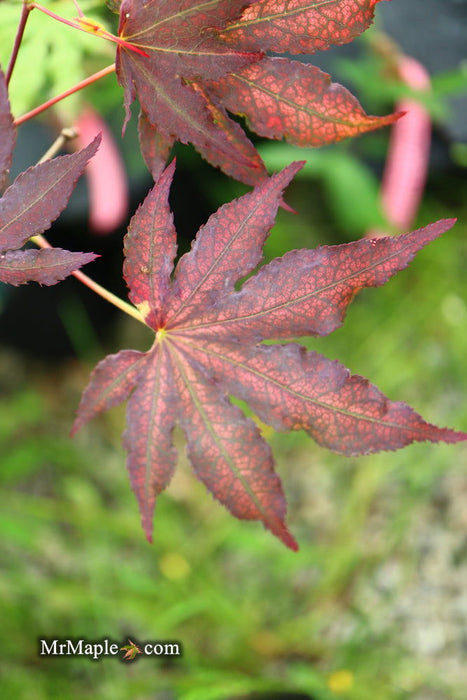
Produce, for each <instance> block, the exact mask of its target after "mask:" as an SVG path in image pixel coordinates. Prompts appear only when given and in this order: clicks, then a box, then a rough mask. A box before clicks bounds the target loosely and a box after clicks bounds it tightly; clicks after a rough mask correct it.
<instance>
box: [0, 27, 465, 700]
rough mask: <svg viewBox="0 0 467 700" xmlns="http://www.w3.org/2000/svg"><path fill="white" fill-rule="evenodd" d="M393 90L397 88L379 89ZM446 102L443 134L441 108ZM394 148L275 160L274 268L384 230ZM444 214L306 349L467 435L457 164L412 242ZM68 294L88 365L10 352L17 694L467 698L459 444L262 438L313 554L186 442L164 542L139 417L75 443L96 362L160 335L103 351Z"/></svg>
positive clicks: (7, 597)
mask: <svg viewBox="0 0 467 700" xmlns="http://www.w3.org/2000/svg"><path fill="white" fill-rule="evenodd" d="M58 33H59V32H58ZM86 39H87V37H86ZM365 61H367V64H366V65H367V67H368V57H366V58H363V59H362V71H364V70H365V63H364V62H365ZM439 82H440V84H443V85H445V82H444V83H443V82H442V81H441V80H440V81H439ZM454 82H455V81H454ZM461 82H462V81H461V80H460V79H459V80H458V81H457V83H455V84H456V85H457V86H458V85H459V84H460V83H461ZM456 89H457V88H456ZM383 92H384V91H383ZM378 97H380V99H381V100H383V101H384V99H386V98H387V95H386V94H384V95H382V96H379V95H378V90H377V81H375V87H374V90H373V99H374V100H375V101H376V102H377V101H378ZM435 98H436V95H435V96H434V103H433V104H434V107H433V111H434V112H436V114H437V115H438V118H439V119H440V120H441V122H442V115H443V112H442V110H441V111H440V109H439V106H440V104H441V103H442V95H440V96H439V100H438V101H436V99H435ZM366 106H368V105H366ZM369 111H370V110H369ZM386 146H387V135H385V134H375V135H369V136H366V137H364V138H362V139H359V140H358V141H354V142H352V143H346V144H342V145H341V146H338V147H333V148H329V149H323V150H321V151H319V152H305V151H303V150H298V149H293V148H290V147H288V146H285V145H284V144H269V143H265V144H263V145H262V146H260V147H261V152H262V154H263V156H264V158H265V160H266V162H267V164H268V165H269V166H270V168H271V169H277V168H278V167H281V166H282V165H286V164H287V163H288V162H290V161H291V160H293V159H303V158H307V159H309V166H308V168H307V169H305V171H304V173H303V174H302V175H301V176H300V177H299V178H297V180H296V182H295V183H293V184H292V186H291V187H290V188H289V190H288V194H287V201H288V203H289V204H290V205H291V206H292V207H294V208H295V209H296V210H297V211H298V212H299V214H300V215H299V216H293V215H292V214H290V213H287V212H285V211H280V212H279V215H278V223H277V226H276V227H275V229H274V231H273V233H272V235H271V237H270V240H269V242H268V244H267V249H266V255H267V257H269V258H271V257H274V256H276V255H281V254H283V253H284V252H285V251H286V250H289V249H291V248H295V247H306V246H310V247H311V246H315V245H319V244H323V243H327V244H329V243H341V242H345V241H347V240H350V239H351V238H354V237H358V236H361V235H363V234H364V233H365V231H366V230H367V228H368V227H369V226H372V225H377V224H380V223H381V221H382V218H381V217H382V215H381V212H380V211H379V206H378V201H377V190H378V185H377V183H378V179H377V175H376V174H375V171H374V170H373V169H372V167H370V165H369V162H370V161H372V160H376V161H377V160H378V158H379V159H380V160H381V159H382V158H383V157H384V152H385V149H386ZM456 152H457V153H460V154H462V153H463V151H462V148H461V147H460V148H458V149H457V151H456ZM179 159H180V168H181V170H182V171H183V170H184V169H185V170H186V171H190V170H192V169H193V168H196V169H197V172H199V173H201V174H202V175H199V176H197V179H198V180H201V181H202V183H203V188H204V190H205V197H206V200H207V201H208V202H209V203H210V206H211V207H212V209H215V208H216V207H217V206H218V205H219V203H221V202H222V201H227V200H228V199H230V198H231V197H233V196H236V195H238V194H239V193H240V192H241V191H244V188H243V189H242V187H241V186H240V185H238V184H236V183H232V182H231V181H229V180H228V179H227V178H223V177H222V176H220V175H219V174H218V173H217V172H216V171H214V170H212V169H209V168H208V167H207V166H204V165H203V164H202V163H201V161H200V160H199V159H198V157H197V156H196V155H195V154H194V153H192V152H189V151H187V149H179ZM175 213H176V216H177V211H176V212H175ZM445 216H457V217H458V218H459V223H458V224H457V225H456V227H455V228H454V229H453V230H452V231H450V232H449V233H447V234H445V235H444V236H443V238H442V239H441V240H439V241H437V242H435V243H433V244H432V245H430V246H429V247H428V248H427V249H426V250H424V251H422V252H421V253H420V254H419V255H418V256H417V259H416V260H415V261H414V263H413V264H412V265H411V267H410V268H409V269H408V270H406V271H404V272H402V273H400V274H399V275H398V276H397V277H396V278H394V279H393V280H391V281H390V282H389V283H388V284H387V285H386V286H385V287H383V288H381V289H378V290H366V291H364V292H362V293H361V294H360V295H359V296H358V297H357V299H356V300H355V301H354V302H353V304H352V306H351V308H350V310H349V313H348V317H347V321H346V323H345V325H344V327H343V328H341V329H339V330H338V331H336V332H335V333H333V334H332V335H331V336H329V337H328V338H323V339H319V340H315V339H313V340H312V341H310V340H307V341H303V342H305V343H306V345H307V347H309V348H313V349H316V350H318V351H319V352H322V353H323V354H325V355H327V356H328V357H331V358H336V359H339V360H340V361H341V362H343V363H344V364H345V365H346V366H347V367H349V368H350V369H351V370H352V372H355V373H359V374H363V375H364V376H366V377H368V378H369V379H370V380H371V381H372V382H374V383H375V384H376V385H377V386H379V387H380V388H381V389H382V390H383V391H384V392H385V393H386V394H387V395H388V396H389V397H390V398H391V399H395V400H403V401H406V402H408V403H410V404H411V405H412V406H414V407H415V408H416V409H417V410H418V411H419V412H420V413H422V415H423V416H424V417H425V418H426V419H427V420H430V421H432V422H434V423H436V424H438V425H450V426H452V427H457V428H459V429H462V428H463V429H464V430H465V429H466V428H467V402H466V401H465V396H466V389H467V373H466V371H465V358H466V357H467V330H466V326H467V285H466V282H465V270H466V268H467V242H466V240H467V202H466V198H465V169H463V167H462V163H460V162H457V163H454V162H452V163H451V164H450V166H449V167H447V168H446V169H444V170H443V171H438V170H436V169H435V170H433V171H432V173H431V175H430V179H429V183H428V187H427V191H426V195H425V198H424V202H423V205H422V207H421V209H420V212H419V215H418V219H417V222H416V223H415V225H414V227H413V228H416V226H417V225H424V224H426V223H429V222H431V221H434V220H436V219H437V218H442V217H445ZM37 294H38V295H39V294H41V290H37ZM67 294H68V296H67V298H66V300H65V301H66V303H64V304H63V305H62V307H61V308H62V311H61V313H62V322H63V324H64V326H65V328H66V329H67V331H68V333H69V336H70V341H71V343H72V344H73V345H74V347H75V352H76V357H75V358H72V359H65V360H63V361H61V362H54V363H53V365H51V364H50V363H47V362H45V361H42V360H38V359H35V358H34V357H31V355H24V354H21V353H19V352H17V351H15V350H14V349H13V348H12V347H9V346H8V345H7V344H5V345H4V346H1V347H0V489H1V496H0V497H1V501H2V506H3V507H2V513H1V515H0V533H1V537H0V620H1V623H2V643H1V652H0V673H1V687H2V694H3V697H5V698H15V699H16V698H18V700H22V699H23V698H24V699H26V698H27V699H28V700H29V699H30V698H34V700H43V699H44V700H45V699H49V698H51V699H57V700H58V699H60V700H62V699H68V698H69V699H70V700H73V699H75V698H76V699H77V698H80V699H82V698H93V699H94V698H99V699H103V700H120V699H121V700H126V699H127V698H133V699H135V700H149V698H151V699H153V700H234V699H236V698H245V697H249V698H253V697H254V698H260V697H261V698H275V697H283V698H295V697H296V698H297V700H298V699H299V698H300V699H302V700H305V699H306V698H308V699H310V698H311V699H313V700H339V699H340V698H344V699H345V700H374V699H377V700H402V699H406V698H410V699H414V700H465V668H466V664H467V654H466V648H465V629H466V628H467V627H466V625H467V598H466V589H465V582H466V580H467V578H466V575H467V515H466V513H467V509H466V505H465V504H466V498H467V470H466V462H467V460H466V447H465V446H463V445H458V446H444V445H440V446H436V445H414V446H411V447H409V448H406V449H405V450H403V451H399V452H396V453H388V454H382V455H376V456H371V457H365V458H360V459H354V458H351V459H347V458H343V457H338V456H336V455H333V454H331V453H328V452H326V451H325V450H323V449H321V448H319V447H317V446H316V445H315V444H314V443H313V442H312V441H311V440H309V439H308V438H307V437H306V436H305V435H302V434H294V435H290V436H285V435H274V434H273V433H272V432H270V431H269V429H268V428H266V427H264V434H265V437H266V438H267V439H268V440H269V441H270V442H271V444H272V446H273V450H274V453H275V455H276V458H277V469H278V472H279V473H280V475H281V477H282V479H283V482H284V487H285V491H286V494H287V497H288V503H289V517H288V523H289V525H290V528H291V530H292V531H293V533H294V535H295V536H296V538H297V540H298V541H299V543H300V551H299V552H298V553H297V554H294V553H292V552H289V551H287V550H286V549H285V548H284V547H283V546H282V545H281V544H280V543H279V542H278V541H276V540H275V539H274V538H273V537H272V536H271V535H270V534H268V533H267V532H265V531H264V530H263V529H262V527H261V526H260V525H258V524H252V523H247V522H243V523H241V522H237V521H235V520H234V519H233V518H232V517H231V516H230V515H228V514H227V513H226V512H225V511H224V510H223V509H222V508H221V507H220V506H219V505H218V504H217V503H215V502H214V501H213V499H212V498H211V497H210V496H209V495H208V494H207V493H206V492H205V491H204V489H203V487H202V486H201V485H200V484H199V483H198V482H197V481H196V479H195V477H194V476H193V475H192V474H191V473H190V469H189V465H188V464H187V462H186V458H185V455H184V445H183V438H182V436H181V434H180V433H177V435H176V440H177V445H178V446H179V450H180V463H179V466H178V473H177V476H176V477H175V479H174V481H173V483H172V484H171V486H170V488H169V489H168V492H167V493H166V494H164V495H162V496H161V497H160V498H159V502H158V506H157V509H156V517H155V533H154V544H153V545H149V544H147V543H146V541H145V539H144V535H143V533H142V531H141V528H140V524H139V515H138V512H137V505H136V502H135V499H134V497H133V495H132V493H131V490H130V487H129V483H128V479H127V475H126V472H125V455H124V452H123V450H122V448H121V444H120V435H121V432H122V430H123V428H124V409H123V408H118V409H114V410H113V411H112V412H110V413H109V414H106V415H105V416H102V417H101V418H99V419H98V420H96V421H94V422H93V424H91V425H90V426H89V427H87V428H86V429H84V430H83V431H82V432H81V433H80V434H79V435H78V436H77V437H76V438H74V439H73V440H71V439H69V437H68V433H69V429H70V426H71V423H72V419H73V415H74V410H75V409H76V406H77V404H78V402H79V396H80V392H81V391H82V389H83V387H84V386H85V384H86V381H87V377H88V374H89V372H90V370H91V369H92V367H93V365H94V363H95V362H96V361H98V360H99V359H101V358H102V356H103V354H104V353H106V352H115V351H117V350H118V349H119V348H121V347H132V348H139V349H147V347H148V345H149V342H150V339H149V337H148V336H147V335H146V334H145V332H144V329H142V327H140V326H139V324H137V323H136V322H133V321H132V320H131V319H126V318H122V319H121V320H120V321H119V322H118V323H117V324H116V325H115V326H114V328H113V330H112V334H111V336H110V337H108V338H107V340H105V341H104V343H102V342H100V341H98V340H97V339H96V336H95V334H94V332H93V331H92V328H91V325H90V323H89V321H88V319H87V316H86V311H85V310H84V309H83V308H82V306H81V301H80V298H79V297H78V296H76V297H74V296H73V293H70V292H67ZM83 339H84V340H83ZM34 342H35V343H36V344H39V343H40V342H41V338H40V337H38V338H35V339H33V344H34ZM45 637H48V638H56V637H67V638H82V637H84V638H88V639H91V640H99V639H102V638H106V637H107V638H111V639H114V640H117V641H118V642H121V646H123V645H124V644H126V643H127V640H128V638H130V639H132V640H133V641H136V642H144V641H146V640H154V641H156V640H158V641H165V640H171V641H174V640H175V641H179V642H180V643H181V644H182V646H183V655H182V657H180V658H169V657H166V658H155V657H153V658H141V657H137V658H136V660H135V661H134V662H130V663H127V662H121V661H119V660H117V659H116V658H106V659H104V660H101V661H90V660H89V659H88V658H86V657H83V658H68V659H67V658H41V657H39V656H38V639H39V638H45ZM120 656H121V655H120ZM279 693H282V695H276V694H279ZM294 693H295V694H296V695H294Z"/></svg>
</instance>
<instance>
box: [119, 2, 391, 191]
mask: <svg viewBox="0 0 467 700" xmlns="http://www.w3.org/2000/svg"><path fill="white" fill-rule="evenodd" d="M376 2H377V0H326V1H325V2H322V1H320V2H317V1H312V2H310V1H309V0H256V1H254V0H250V1H248V0H212V2H201V1H200V0H182V1H180V0H166V1H165V2H163V3H161V2H159V0H123V2H122V5H121V12H120V26H119V35H120V37H121V39H123V40H124V41H125V42H126V43H127V45H126V46H125V45H119V46H118V49H117V62H116V67H117V77H118V80H119V83H120V84H121V85H122V86H123V87H124V89H125V107H126V119H128V118H129V115H130V112H129V108H130V105H131V103H132V102H133V101H134V99H135V98H136V97H138V100H139V102H140V105H141V112H142V121H141V123H140V130H139V133H140V141H141V149H142V152H143V156H144V159H145V161H146V163H147V164H148V167H149V169H150V170H151V172H152V173H153V175H154V176H155V177H156V176H157V175H158V174H159V173H160V171H161V165H162V163H163V162H164V161H165V160H166V159H167V156H168V152H169V150H170V147H171V145H172V144H173V143H174V141H176V140H179V141H181V142H182V143H187V142H191V143H192V144H193V145H194V146H195V148H196V149H197V150H198V151H199V152H200V153H201V155H202V156H203V157H204V158H206V159H207V160H208V161H209V162H211V163H212V164H213V165H215V166H218V167H220V168H222V169H223V170H224V171H225V172H226V173H227V174H229V175H231V176H233V177H235V178H236V179H238V180H241V181H242V182H245V183H246V184H249V185H252V184H257V183H258V182H260V181H262V180H264V179H265V177H266V170H265V166H264V164H263V162H262V160H261V158H260V156H259V155H258V153H257V151H256V150H255V148H254V146H253V145H252V144H251V142H250V141H249V140H248V138H247V137H246V135H245V133H244V132H243V130H242V128H241V127H240V125H239V124H237V123H236V122H235V121H233V120H232V119H231V118H230V117H229V116H228V114H227V111H226V110H229V111H230V112H233V113H234V114H239V115H242V116H243V115H244V116H246V118H247V120H248V123H249V125H250V126H251V128H252V129H253V130H254V131H256V132H257V133H258V134H260V135H264V136H267V137H269V138H286V139H287V140H288V141H290V142H291V143H294V144H297V145H300V146H316V145H321V144H323V143H332V142H334V141H336V140H340V139H342V138H345V137H348V136H353V135H355V134H359V133H362V132H364V131H368V130H369V129H375V128H378V127H380V126H384V125H386V124H389V123H391V122H393V121H394V119H396V118H397V117H396V116H394V115H391V116H389V117H382V118H378V117H369V116H368V115H366V114H365V112H364V111H363V109H362V108H361V106H360V105H359V104H358V102H357V101H356V100H355V99H354V98H352V96H351V95H350V93H348V92H347V91H346V90H344V88H342V87H341V86H337V85H336V84H331V83H330V79H329V76H327V75H326V74H325V73H322V72H321V71H319V70H318V69H316V68H313V67H312V66H309V65H304V64H300V63H297V62H294V61H291V60H289V59H286V58H282V59H271V58H268V57H266V56H265V52H266V51H268V50H272V51H276V52H277V51H278V52H280V51H290V52H292V53H301V52H305V51H307V52H313V51H316V50H317V49H322V48H328V47H329V46H330V45H331V44H335V43H338V44H341V43H344V42H346V41H350V40H351V39H352V38H354V37H355V36H357V35H358V34H360V33H361V32H362V31H363V30H364V29H365V28H366V27H368V25H369V24H370V23H371V21H372V18H373V8H374V5H375V4H376ZM131 47H136V48H138V49H139V50H141V51H143V52H144V53H145V54H146V55H142V54H141V53H137V52H135V51H134V50H132V48H131Z"/></svg>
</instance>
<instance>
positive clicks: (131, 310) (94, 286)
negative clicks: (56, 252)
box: [30, 235, 146, 325]
mask: <svg viewBox="0 0 467 700" xmlns="http://www.w3.org/2000/svg"><path fill="white" fill-rule="evenodd" d="M30 240H31V241H32V242H33V243H35V244H36V245H37V246H38V247H39V248H53V246H52V245H50V243H49V242H48V240H47V239H46V238H44V236H42V235H38V236H33V237H32V238H31V239H30ZM71 274H72V275H73V277H76V279H77V280H79V281H80V282H82V283H83V284H84V285H86V287H88V288H89V289H91V290H92V291H93V292H95V293H96V294H98V295H99V296H101V297H102V298H103V299H105V300H106V301H108V302H110V303H111V304H113V305H114V306H116V307H117V308H118V309H120V310H121V311H124V312H125V313H126V314H128V315H129V316H132V317H133V318H135V319H136V320H137V321H139V322H140V323H143V324H144V325H146V322H145V320H144V318H143V317H142V315H141V314H140V312H139V311H138V309H137V308H136V307H135V306H132V305H131V304H128V302H126V301H123V299H120V297H118V296H116V294H112V292H109V290H108V289H106V288H105V287H102V286H101V285H100V284H98V283H97V282H95V281H94V280H93V279H91V278H90V277H88V276H87V275H85V274H84V272H81V270H75V271H74V272H72V273H71Z"/></svg>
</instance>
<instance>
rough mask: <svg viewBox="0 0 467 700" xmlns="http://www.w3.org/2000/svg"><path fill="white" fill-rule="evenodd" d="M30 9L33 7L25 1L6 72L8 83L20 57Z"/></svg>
mask: <svg viewBox="0 0 467 700" xmlns="http://www.w3.org/2000/svg"><path fill="white" fill-rule="evenodd" d="M30 11H31V8H30V7H29V6H28V4H27V2H26V1H24V2H23V7H22V9H21V17H20V19H19V24H18V29H17V31H16V37H15V43H14V44H13V50H12V52H11V56H10V62H9V64H8V68H7V71H6V74H5V80H6V84H7V85H8V84H9V82H10V79H11V75H12V73H13V68H14V67H15V63H16V59H17V57H18V51H19V47H20V46H21V42H22V41H23V34H24V30H25V27H26V22H27V21H28V17H29V12H30Z"/></svg>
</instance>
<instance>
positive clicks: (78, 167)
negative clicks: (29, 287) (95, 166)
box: [0, 136, 100, 285]
mask: <svg viewBox="0 0 467 700" xmlns="http://www.w3.org/2000/svg"><path fill="white" fill-rule="evenodd" d="M99 142H100V136H97V137H96V138H95V139H94V141H93V142H92V143H90V144H89V146H86V148H83V149H82V150H81V151H78V152H77V153H73V154H72V155H69V156H61V157H59V158H55V159H54V160H51V161H47V162H45V163H42V164H40V165H35V166H33V167H31V168H29V169H28V170H26V171H25V172H24V173H21V175H19V176H18V177H17V178H16V180H15V181H14V183H13V184H12V185H11V186H10V187H9V188H8V189H7V190H6V191H5V193H4V195H3V196H2V198H1V200H0V281H1V282H7V283H8V284H13V285H18V284H24V283H25V282H29V281H33V282H39V284H45V285H51V284H56V283H57V282H60V280H62V279H64V278H65V277H67V276H68V275H70V274H71V273H72V272H74V271H75V270H77V269H78V268H79V267H81V266H82V265H85V264H86V263H88V262H91V261H92V260H94V259H95V258H96V257H97V256H96V255H94V253H71V252H70V251H68V250H62V249H61V248H51V249H45V250H40V251H39V250H26V251H18V250H17V249H18V248H20V247H21V246H22V245H23V244H24V243H26V242H27V241H28V240H29V238H31V237H32V236H35V235H37V234H39V233H42V231H45V229H47V228H49V226H50V225H51V223H52V221H54V220H55V219H56V218H57V216H58V215H59V214H60V212H61V211H62V210H63V209H64V208H65V206H66V204H67V202H68V200H69V198H70V195H71V192H72V190H73V188H74V186H75V184H76V182H77V180H78V178H79V177H80V175H82V173H83V171H84V168H85V167H86V163H87V162H88V160H89V159H90V158H91V157H92V156H93V155H94V153H95V152H96V150H97V148H98V146H99Z"/></svg>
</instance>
